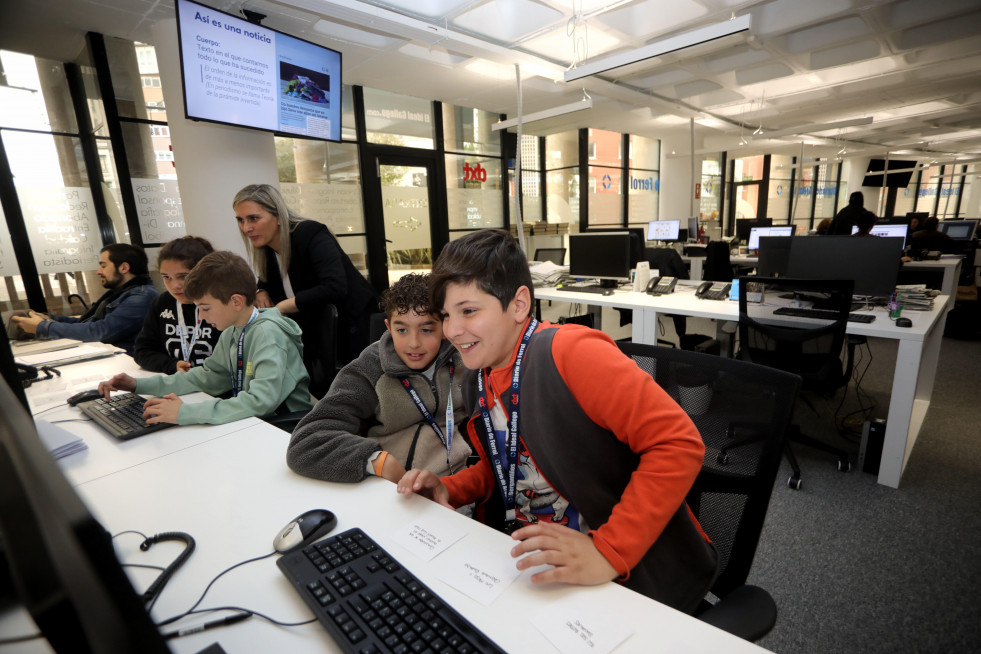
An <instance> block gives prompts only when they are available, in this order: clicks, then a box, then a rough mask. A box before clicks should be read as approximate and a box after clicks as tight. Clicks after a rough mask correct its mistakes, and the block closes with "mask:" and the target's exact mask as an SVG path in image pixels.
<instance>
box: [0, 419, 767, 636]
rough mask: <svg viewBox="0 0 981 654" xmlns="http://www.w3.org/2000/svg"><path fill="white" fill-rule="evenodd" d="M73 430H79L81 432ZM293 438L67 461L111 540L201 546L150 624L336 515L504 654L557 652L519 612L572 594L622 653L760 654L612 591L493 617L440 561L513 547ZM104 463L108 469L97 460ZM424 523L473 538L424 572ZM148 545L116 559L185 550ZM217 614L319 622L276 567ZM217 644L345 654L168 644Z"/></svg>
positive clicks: (19, 627)
mask: <svg viewBox="0 0 981 654" xmlns="http://www.w3.org/2000/svg"><path fill="white" fill-rule="evenodd" d="M244 422H246V421H241V422H240V423H235V425H237V426H241V425H242V423H244ZM66 425H67V426H69V427H70V428H72V429H79V428H81V427H85V426H86V425H84V424H83V423H66ZM190 431H191V429H189V428H186V427H176V428H174V429H172V430H167V431H164V432H159V433H155V434H149V435H147V436H145V437H142V438H139V439H135V440H134V441H133V443H134V444H139V443H144V444H145V445H146V448H145V450H144V453H146V452H149V451H150V450H157V446H156V445H155V444H154V442H153V441H154V440H157V439H162V438H163V437H164V435H169V436H173V437H174V438H175V439H177V440H180V439H181V438H183V437H184V436H185V435H187V434H188V432H190ZM288 440H289V434H287V433H285V432H283V431H281V430H279V429H277V428H275V427H272V426H270V425H268V424H266V423H264V422H261V421H260V422H259V423H258V424H254V425H250V427H249V428H248V429H242V428H239V429H232V430H229V431H227V432H226V433H224V434H221V435H215V436H214V437H210V438H206V439H201V438H197V439H191V440H187V441H183V442H184V444H185V445H186V446H185V447H181V448H177V449H172V451H169V452H160V451H155V452H154V453H153V455H152V456H150V455H147V456H143V457H142V459H143V460H140V461H134V460H127V456H125V455H118V454H117V455H113V454H111V453H109V452H106V451H105V450H104V449H102V448H100V449H99V450H98V451H96V450H95V448H93V450H92V451H91V452H90V453H89V454H90V455H91V456H89V457H88V458H86V459H85V460H83V461H82V462H81V463H78V464H76V463H73V462H71V461H70V460H69V459H70V457H69V459H63V460H62V465H63V466H64V467H65V468H66V470H67V471H68V472H69V478H70V479H72V480H73V481H74V482H75V483H76V484H77V486H76V488H77V490H78V492H79V494H80V495H81V496H82V498H83V499H84V500H85V502H86V503H87V504H88V506H89V507H90V509H91V510H92V511H93V513H94V514H95V515H96V517H97V518H98V519H99V521H100V522H101V523H102V524H103V526H104V527H105V528H106V529H108V530H109V531H110V532H112V533H117V532H120V531H124V530H128V529H136V530H140V531H142V532H144V533H146V534H155V533H160V532H165V531H185V532H187V533H189V534H191V535H192V536H194V537H195V539H196V541H197V549H196V550H195V553H194V555H193V556H192V557H191V558H190V559H189V560H188V562H187V563H186V564H185V565H184V566H183V567H182V568H181V570H179V571H178V572H177V573H176V574H175V575H174V577H173V579H172V580H171V582H170V584H168V586H167V588H166V589H165V590H164V592H163V593H162V594H161V596H160V598H159V601H158V602H157V604H156V606H155V607H154V610H153V617H154V618H155V619H158V620H159V619H163V618H166V617H169V616H171V615H174V614H176V613H179V612H182V611H183V610H185V609H186V608H188V607H189V606H190V605H191V604H192V603H193V602H194V601H195V600H196V599H197V597H198V596H199V595H200V593H201V592H202V591H203V590H204V587H205V586H206V585H207V583H208V581H210V580H211V579H212V578H213V577H214V576H215V575H216V574H217V573H219V572H220V571H222V570H224V569H225V568H226V567H228V566H230V565H232V564H233V563H236V562H239V561H242V560H245V559H248V558H252V557H256V556H259V555H262V554H265V553H268V552H271V551H272V539H273V536H274V535H275V534H276V533H277V532H278V531H279V529H281V528H282V527H283V525H285V524H286V523H287V522H288V521H289V520H291V519H292V518H294V517H295V516H297V515H299V514H300V513H302V512H304V511H306V510H308V509H312V508H327V509H330V510H332V511H334V512H335V513H336V514H337V516H338V526H337V529H336V530H335V531H342V530H345V529H348V528H350V527H354V526H357V527H361V528H362V529H363V530H364V531H365V532H367V533H368V534H369V535H370V536H371V537H372V538H374V539H376V540H377V541H378V542H379V543H380V544H381V545H382V546H383V547H384V548H386V549H387V550H389V552H391V553H392V554H393V555H394V556H395V557H396V558H398V559H399V561H400V562H401V563H402V564H403V565H404V566H405V567H407V568H408V569H410V570H411V571H412V572H413V573H414V574H415V575H417V576H418V577H419V578H420V579H421V580H422V581H423V582H424V583H426V584H427V585H429V586H430V587H431V588H433V589H434V590H435V591H436V592H437V593H439V594H440V595H441V596H442V597H443V598H444V599H445V600H446V601H448V602H450V603H451V604H452V605H453V606H454V608H456V610H457V611H459V612H460V613H461V614H463V615H464V616H465V617H467V618H468V619H469V620H471V621H472V622H473V623H474V624H475V625H476V626H477V627H478V628H480V629H481V630H482V631H484V632H485V633H487V634H488V635H489V636H491V637H492V638H493V639H494V640H495V641H496V642H497V643H498V644H499V645H500V646H501V647H503V648H504V649H505V650H507V651H509V652H519V651H521V652H524V651H535V652H542V653H547V652H556V651H558V650H557V649H556V648H555V647H554V646H553V645H552V644H551V643H550V642H549V641H548V640H547V639H546V638H545V637H544V636H543V635H542V634H541V633H540V632H539V631H538V630H536V629H535V628H534V627H533V626H532V625H531V624H527V625H526V626H527V628H525V629H516V628H515V626H514V625H515V616H526V617H527V618H529V619H533V618H534V616H535V615H537V614H538V612H539V611H541V610H542V609H544V608H545V607H546V606H548V605H549V604H550V603H552V602H555V601H558V600H561V599H568V598H577V601H580V602H582V603H583V604H588V605H589V606H602V607H607V608H610V607H612V608H613V610H615V611H616V613H617V615H618V616H619V617H620V618H622V619H623V620H625V621H626V622H628V623H629V624H630V625H631V626H632V628H633V629H634V633H633V634H632V635H631V636H630V637H629V638H628V639H627V640H626V641H625V642H623V643H622V644H621V645H620V646H619V647H618V648H617V649H616V652H617V654H620V653H622V652H644V653H649V652H677V651H682V650H684V651H724V652H736V653H737V654H738V653H741V652H746V653H749V652H761V651H763V650H761V649H760V648H759V647H757V646H755V645H753V644H751V643H748V642H745V641H743V640H740V639H738V638H736V637H734V636H731V635H729V634H727V633H725V632H722V631H719V630H718V629H715V628H714V627H710V626H708V625H706V624H704V623H702V622H700V621H698V620H695V619H694V618H691V617H689V616H686V615H684V614H681V613H678V612H677V611H674V610H673V609H670V608H667V607H665V606H663V605H661V604H659V603H657V602H654V601H653V600H650V599H648V598H646V597H644V596H642V595H640V594H637V593H635V592H633V591H630V590H627V589H626V588H623V587H622V586H619V585H617V584H614V583H607V584H603V585H600V586H593V587H579V586H566V585H550V586H544V587H542V586H533V585H532V584H531V582H530V581H529V579H528V576H527V573H525V574H523V575H522V576H519V577H518V579H517V580H516V581H515V582H514V583H513V584H512V585H511V586H510V587H509V588H508V589H507V590H506V591H505V592H504V594H503V596H501V597H499V598H498V599H497V600H496V601H495V602H494V603H493V604H492V605H491V606H490V607H485V606H484V605H482V604H480V603H478V602H477V601H475V600H473V599H470V598H469V597H467V596H465V595H463V594H461V593H459V592H458V591H456V590H455V589H453V588H452V587H450V586H448V585H447V584H446V583H444V582H443V581H441V580H440V579H439V573H440V566H441V557H443V556H445V555H447V554H450V553H451V552H453V551H454V548H473V547H475V546H480V547H491V548H502V549H504V550H510V548H511V547H512V541H511V540H510V538H508V537H507V536H505V535H503V534H501V533H499V532H496V531H494V530H492V529H490V528H488V527H485V526H483V525H482V524H480V523H478V522H476V521H473V520H470V519H469V518H466V517H464V516H462V515H459V514H457V513H454V512H452V511H449V510H447V509H445V508H443V507H440V506H439V505H437V504H435V503H433V502H430V501H428V500H425V499H423V498H421V497H417V496H412V497H402V496H399V495H397V494H396V493H395V486H394V485H393V484H391V483H389V482H387V481H385V480H382V479H378V478H370V479H368V480H366V481H364V482H362V483H360V484H335V483H326V482H320V481H315V480H312V479H307V478H304V477H301V476H299V475H296V474H294V473H292V472H291V471H290V470H289V469H288V468H287V466H286V463H285V452H286V446H287V443H288ZM158 454H159V455H158ZM102 458H106V459H109V461H108V462H106V461H97V460H96V459H102ZM98 466H102V467H103V468H105V470H102V471H100V473H99V474H94V473H90V472H88V470H87V469H88V468H89V467H98ZM79 480H80V481H79ZM426 516H438V517H439V519H442V520H447V521H451V522H453V523H454V524H455V525H456V526H458V527H459V528H460V529H462V530H463V531H465V532H466V536H464V538H463V539H461V540H460V541H458V542H457V543H455V544H454V545H453V546H452V547H451V548H450V549H449V550H447V551H446V552H444V553H443V554H441V555H440V556H437V557H436V558H434V559H433V560H432V561H428V562H426V561H422V560H421V559H419V558H417V557H416V556H415V555H414V554H412V553H410V552H408V551H406V550H404V549H403V548H402V547H401V546H400V545H398V544H397V543H396V542H395V540H394V539H393V534H394V533H395V532H396V531H397V530H398V529H400V528H402V527H403V526H405V525H408V524H409V523H410V522H411V521H414V520H415V521H418V520H425V519H426ZM141 540H142V539H141V538H140V537H138V536H130V535H124V536H121V537H119V538H117V539H116V547H117V553H118V556H119V558H120V560H121V561H123V562H126V563H141V564H156V565H166V564H167V563H169V562H170V560H171V559H172V558H173V557H174V556H176V554H177V553H178V552H179V551H180V549H181V545H180V544H176V543H162V544H159V545H156V546H154V547H153V548H152V549H151V550H150V551H149V552H145V553H144V552H140V551H139V544H140V542H141ZM443 560H445V559H443ZM127 570H128V573H129V574H130V576H131V578H132V579H133V580H134V586H136V587H137V589H139V590H142V589H144V588H146V586H148V585H149V584H150V583H151V581H152V579H153V578H154V577H155V576H156V574H157V573H156V571H147V570H143V569H137V568H128V569H127ZM222 605H235V606H244V607H246V608H249V609H253V610H257V611H260V612H263V613H266V614H268V615H270V616H272V617H275V618H277V619H280V620H284V621H303V620H305V619H308V618H309V617H310V613H309V611H308V609H307V608H306V605H305V604H304V603H303V601H302V599H301V598H300V596H299V595H298V594H297V593H296V591H294V590H293V589H292V588H291V587H290V584H289V582H288V581H287V580H286V578H285V577H284V576H283V575H282V574H281V573H280V572H279V570H278V569H277V567H276V565H275V559H274V558H272V557H271V558H269V559H264V560H262V561H259V562H255V563H251V564H248V565H246V566H243V567H242V568H238V569H236V570H235V571H233V572H231V573H229V574H228V575H226V576H224V577H222V579H221V580H220V581H219V582H218V583H217V584H216V585H215V586H214V587H213V588H212V590H211V591H210V592H209V594H208V596H207V597H206V598H205V600H204V602H203V604H202V606H203V607H208V606H222ZM208 619H212V618H206V617H202V616H197V617H194V618H190V619H187V620H186V621H185V622H182V623H181V625H182V626H190V625H193V624H199V623H201V622H204V621H206V620H208ZM25 624H26V628H25V626H24V625H25ZM30 627H31V624H30V620H25V616H24V615H23V614H21V615H10V614H5V615H2V616H0V633H4V634H15V633H24V632H27V631H30ZM168 630H169V629H168ZM215 641H218V642H219V643H220V644H221V645H222V647H223V648H224V649H225V650H226V651H228V652H229V653H233V652H256V651H289V652H291V653H303V652H325V651H328V652H332V651H338V650H337V648H336V646H335V645H334V643H333V641H332V640H331V639H330V637H329V636H328V635H327V632H326V631H325V630H323V629H322V628H321V627H320V625H319V624H312V625H306V626H303V627H296V628H289V629H285V628H281V627H277V626H273V625H271V624H269V623H267V622H265V621H264V620H261V619H259V618H252V619H250V620H247V621H245V622H243V623H240V624H237V625H235V626H231V627H225V628H220V629H216V630H211V631H207V632H203V633H200V634H195V635H192V636H188V637H185V638H181V639H177V640H173V641H170V646H171V647H172V648H173V650H174V651H175V652H197V651H199V650H201V649H202V648H204V647H205V646H207V645H208V644H210V643H212V642H215ZM4 651H5V652H7V651H9V652H49V651H50V648H48V646H47V644H46V643H44V642H41V641H32V642H29V643H23V644H20V645H17V646H12V647H10V648H9V649H5V650H4Z"/></svg>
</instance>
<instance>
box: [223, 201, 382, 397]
mask: <svg viewBox="0 0 981 654" xmlns="http://www.w3.org/2000/svg"><path fill="white" fill-rule="evenodd" d="M232 206H233V207H234V209H235V220H237V221H238V226H239V229H240V230H241V231H242V240H243V241H245V244H246V249H247V250H248V251H249V254H250V256H251V257H252V265H253V267H254V269H255V271H256V273H257V274H258V276H259V295H258V296H257V298H256V306H258V307H260V308H261V307H276V308H277V309H279V311H280V313H282V314H284V315H288V316H289V317H291V318H293V319H294V320H295V321H296V322H297V324H299V325H300V328H301V329H302V330H303V344H304V363H305V364H306V365H307V369H308V370H310V369H313V367H314V366H316V365H317V362H319V361H320V360H321V358H322V353H321V352H320V351H319V345H318V340H319V339H317V338H316V337H315V333H314V332H315V330H317V329H318V328H319V321H320V317H321V315H322V312H323V308H324V305H326V304H333V305H334V306H336V307H337V313H338V335H337V358H338V360H339V362H340V363H347V362H348V361H351V360H352V359H354V358H355V357H356V356H358V354H360V353H361V350H363V349H364V348H365V347H366V346H367V345H368V334H369V329H368V323H369V318H370V316H371V314H372V313H376V312H377V311H378V296H377V294H376V293H375V290H374V288H372V286H371V284H369V283H368V281H367V280H366V279H365V278H364V277H363V276H362V275H361V273H360V272H358V270H357V268H355V267H354V264H353V263H351V259H350V258H349V257H348V256H347V254H346V253H345V252H344V250H342V249H341V246H340V244H339V243H338V242H337V239H336V238H334V235H333V234H331V233H330V231H329V230H328V229H327V227H326V226H325V225H324V224H323V223H319V222H317V221H315V220H306V219H304V218H301V217H300V216H298V215H296V214H295V213H293V212H292V211H291V210H290V209H289V207H287V206H286V201H285V200H284V199H283V196H282V195H281V194H280V192H279V191H278V190H277V189H276V188H274V187H272V186H270V185H268V184H251V185H249V186H246V187H245V188H243V189H242V190H241V191H239V192H238V193H237V194H235V198H234V200H232ZM311 390H312V391H313V394H314V395H315V396H316V397H322V396H323V394H324V393H326V392H327V389H326V388H311Z"/></svg>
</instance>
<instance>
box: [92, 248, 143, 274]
mask: <svg viewBox="0 0 981 654" xmlns="http://www.w3.org/2000/svg"><path fill="white" fill-rule="evenodd" d="M99 252H100V253H101V252H108V253H109V261H112V265H114V266H116V268H119V266H121V265H123V264H124V263H128V264H129V272H130V273H131V274H133V275H145V274H147V272H148V271H149V268H148V267H147V258H146V252H144V251H143V248H141V247H137V246H135V245H130V244H129V243H110V244H109V245H107V246H105V247H104V248H102V249H101V250H99Z"/></svg>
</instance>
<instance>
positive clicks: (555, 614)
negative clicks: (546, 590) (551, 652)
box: [534, 595, 633, 654]
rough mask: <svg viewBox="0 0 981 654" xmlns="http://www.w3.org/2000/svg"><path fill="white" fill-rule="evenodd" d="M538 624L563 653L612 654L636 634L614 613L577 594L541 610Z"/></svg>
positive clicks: (536, 620) (540, 629) (536, 624)
mask: <svg viewBox="0 0 981 654" xmlns="http://www.w3.org/2000/svg"><path fill="white" fill-rule="evenodd" d="M534 624H535V626H536V627H537V628H538V630H539V631H540V632H542V634H543V635H544V636H545V637H546V638H548V639H549V641H550V642H551V643H552V644H553V645H555V647H556V648H558V650H559V651H560V652H563V654H608V652H611V651H613V649H614V648H616V647H617V646H619V645H620V643H622V642H623V641H625V640H626V639H627V638H629V637H630V636H631V634H633V628H632V627H631V626H630V624H629V623H628V622H626V621H625V620H623V619H621V618H620V617H619V616H618V615H617V614H616V613H615V612H614V611H613V610H611V609H609V608H607V607H604V606H602V605H597V604H596V602H595V601H587V599H586V597H585V596H584V595H573V596H572V597H568V598H566V599H564V600H560V601H558V602H554V603H553V604H550V605H549V606H547V607H546V608H545V609H543V610H542V611H540V612H539V613H538V614H537V615H536V616H535V618H534Z"/></svg>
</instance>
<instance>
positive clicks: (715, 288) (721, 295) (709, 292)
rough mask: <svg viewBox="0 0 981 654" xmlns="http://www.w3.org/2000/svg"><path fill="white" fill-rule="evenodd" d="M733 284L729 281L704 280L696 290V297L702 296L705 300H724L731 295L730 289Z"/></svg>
mask: <svg viewBox="0 0 981 654" xmlns="http://www.w3.org/2000/svg"><path fill="white" fill-rule="evenodd" d="M731 287H732V284H729V283H728V282H702V284H701V286H699V287H698V290H697V291H695V297H700V298H702V299H703V300H724V299H726V298H727V297H729V289H730V288H731Z"/></svg>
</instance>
